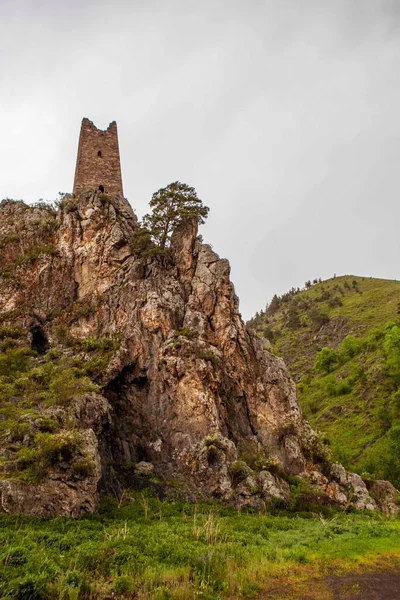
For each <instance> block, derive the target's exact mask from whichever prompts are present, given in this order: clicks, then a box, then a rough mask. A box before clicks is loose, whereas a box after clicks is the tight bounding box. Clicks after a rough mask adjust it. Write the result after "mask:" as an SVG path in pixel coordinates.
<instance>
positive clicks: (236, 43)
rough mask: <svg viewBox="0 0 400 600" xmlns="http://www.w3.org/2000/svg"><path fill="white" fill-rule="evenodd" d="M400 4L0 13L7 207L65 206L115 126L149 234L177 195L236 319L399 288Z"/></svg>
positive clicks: (349, 1)
mask: <svg viewBox="0 0 400 600" xmlns="http://www.w3.org/2000/svg"><path fill="white" fill-rule="evenodd" d="M399 73H400V2H399V0H264V1H262V0H246V1H245V0H242V1H238V0H229V1H228V0H225V1H219V0H203V1H202V2H199V1H198V0H197V1H196V2H194V1H191V0H182V1H174V0H171V1H167V0H150V1H149V0H142V1H139V0H131V1H128V0H113V2H110V1H109V0H108V1H107V2H104V1H102V0H96V1H94V0H79V1H78V0H69V2H68V3H59V2H56V1H55V0H1V2H0V127H1V144H0V165H1V173H0V198H3V197H11V198H22V199H24V200H27V201H33V200H37V199H38V198H46V199H55V198H56V197H57V194H58V191H71V189H72V183H73V176H74V168H75V160H76V151H77V143H78V135H79V128H80V121H81V118H82V117H84V116H87V117H89V118H90V119H91V120H92V121H94V123H95V124H96V125H97V126H98V127H100V128H106V127H107V126H108V123H109V122H110V121H111V120H114V119H115V120H116V121H117V122H118V128H119V138H120V150H121V160H122V169H123V182H124V190H125V194H126V196H127V197H128V199H129V201H130V202H131V204H132V205H133V207H134V208H135V210H136V213H137V214H138V216H139V217H141V216H142V215H143V214H144V213H145V212H147V205H148V202H149V200H150V198H151V195H152V193H153V192H154V191H155V190H157V189H158V188H159V187H162V186H165V185H167V184H168V183H170V182H171V181H174V180H176V179H179V180H181V181H184V182H185V183H188V184H190V185H193V186H194V187H195V188H196V190H197V192H198V194H199V197H201V198H202V200H203V201H204V202H205V204H207V205H208V206H209V207H210V209H211V211H210V217H209V220H208V223H207V225H206V226H204V227H203V228H202V233H203V236H204V238H205V240H206V241H207V242H210V243H211V244H213V246H214V249H215V250H216V251H217V252H218V253H219V254H220V255H221V256H224V257H227V258H229V260H230V262H231V266H232V278H233V281H234V283H235V286H236V291H237V293H238V295H239V297H240V299H241V310H242V313H243V315H244V317H246V318H248V317H250V316H251V315H252V314H253V313H254V312H255V311H256V310H258V309H260V308H262V307H263V306H264V305H265V302H266V301H267V300H269V299H270V298H271V296H272V295H273V294H274V293H282V292H284V291H286V290H287V289H288V288H290V287H292V286H297V285H299V286H301V285H302V284H303V283H304V281H305V280H306V279H308V278H314V277H322V278H326V277H330V276H332V275H333V273H337V274H343V273H352V274H357V275H366V276H375V277H388V278H398V273H399V267H398V264H399V261H398V255H399V239H400V236H399V222H400V208H399V201H398V196H399V179H400V169H399V164H398V163H399V158H400V118H399V110H400V77H399Z"/></svg>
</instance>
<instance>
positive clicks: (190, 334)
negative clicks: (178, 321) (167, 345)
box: [174, 327, 194, 340]
mask: <svg viewBox="0 0 400 600" xmlns="http://www.w3.org/2000/svg"><path fill="white" fill-rule="evenodd" d="M193 335H194V333H193V331H192V330H191V329H188V327H181V329H176V331H174V337H176V338H177V337H180V336H183V337H186V338H188V339H189V340H191V339H192V337H193Z"/></svg>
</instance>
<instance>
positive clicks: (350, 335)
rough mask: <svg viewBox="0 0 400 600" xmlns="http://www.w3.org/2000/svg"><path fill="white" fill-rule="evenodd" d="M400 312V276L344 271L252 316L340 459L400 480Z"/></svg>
mask: <svg viewBox="0 0 400 600" xmlns="http://www.w3.org/2000/svg"><path fill="white" fill-rule="evenodd" d="M399 311H400V282H398V281H390V280H383V279H372V278H363V277H353V276H343V277H336V278H333V279H330V280H328V281H325V282H321V283H318V284H316V285H313V286H312V287H310V288H309V289H306V290H303V291H300V292H297V293H296V292H295V293H289V294H286V295H284V296H283V297H281V298H280V299H278V301H275V306H274V305H271V307H270V308H267V310H266V311H265V312H264V311H261V313H258V314H257V315H256V317H255V318H254V319H252V321H251V322H250V323H249V324H250V326H251V327H252V328H253V329H254V330H255V331H257V333H258V334H259V335H261V336H263V335H264V336H266V337H269V338H270V339H271V338H272V340H273V345H274V351H275V352H276V353H277V354H279V355H281V356H282V357H283V358H284V359H285V361H286V362H287V364H288V366H289V369H290V371H291V374H292V375H293V377H294V378H295V380H296V381H297V383H298V393H299V399H300V404H301V406H302V409H303V412H304V415H305V417H306V418H307V419H308V420H309V421H310V423H311V425H312V426H313V427H314V428H316V429H318V430H320V431H322V432H324V434H325V436H326V438H327V440H328V442H329V443H330V445H331V449H332V453H333V458H334V459H335V460H337V461H338V462H341V463H342V464H344V466H345V467H346V468H348V469H350V470H353V471H354V470H355V471H357V472H359V473H369V474H371V475H372V476H375V477H379V478H387V479H390V480H391V481H392V482H393V483H394V484H395V485H397V486H400V458H397V462H396V456H397V454H398V452H397V441H396V439H394V437H393V436H398V434H397V433H396V431H397V428H398V427H399V426H400V392H398V390H399V386H400V343H398V341H396V340H395V341H394V342H393V343H392V346H391V348H389V346H388V339H387V338H388V334H387V331H386V326H387V324H388V323H390V322H396V321H398V320H399V319H400V316H399ZM321 315H322V316H321ZM389 342H390V340H389ZM396 344H397V346H396ZM323 348H325V350H322V349H323ZM327 348H330V349H331V350H329V351H328V350H327ZM321 350H322V352H321ZM324 353H325V354H324ZM335 357H336V358H335ZM330 361H331V362H330ZM324 364H327V365H328V367H327V368H326V369H324V367H323V365H324ZM394 462H396V464H394ZM397 463H398V464H397Z"/></svg>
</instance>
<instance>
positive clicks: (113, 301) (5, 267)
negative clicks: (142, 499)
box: [0, 191, 393, 516]
mask: <svg viewBox="0 0 400 600" xmlns="http://www.w3.org/2000/svg"><path fill="white" fill-rule="evenodd" d="M137 227H138V225H137V219H136V217H135V215H134V213H133V211H132V209H131V207H130V205H129V204H128V202H127V201H126V200H124V199H122V198H118V197H108V196H106V195H105V194H100V193H99V192H92V191H88V192H86V193H83V194H82V195H81V196H80V198H79V199H74V198H72V197H66V198H64V200H63V201H62V202H61V205H60V207H59V208H58V210H57V211H52V210H49V209H48V208H46V207H44V206H39V207H29V206H27V205H25V204H23V203H21V202H10V201H3V203H2V204H1V205H0V342H1V344H2V346H1V351H2V353H3V357H4V361H7V360H8V361H9V363H10V368H12V369H16V370H15V373H16V375H15V377H14V378H11V379H10V376H9V375H7V372H6V371H5V369H4V368H3V370H1V362H0V401H1V403H2V404H1V406H2V408H1V420H2V423H0V425H2V427H1V428H0V435H1V438H0V440H1V441H0V456H2V459H1V462H0V469H1V473H0V476H1V479H0V507H1V510H3V511H6V512H16V513H25V514H34V515H39V516H51V515H55V514H63V515H73V516H78V515H80V514H82V513H83V512H85V511H92V510H94V509H95V508H96V505H97V502H98V496H99V493H101V492H107V493H112V494H115V495H117V496H119V495H120V494H121V493H122V491H123V489H124V488H125V487H129V486H130V485H138V482H139V483H140V485H142V484H143V480H144V479H146V478H147V479H148V481H149V484H154V485H157V486H160V487H163V488H169V489H175V490H179V491H180V493H184V494H185V495H186V496H187V497H189V498H192V499H196V498H200V497H204V498H217V499H220V500H223V501H227V502H231V503H234V504H235V505H237V506H242V505H245V504H251V505H253V506H259V507H261V506H263V505H265V504H266V503H269V502H272V501H274V502H282V503H287V502H289V501H290V487H289V484H288V482H287V480H288V478H289V479H290V477H289V476H297V477H298V478H300V480H303V481H306V482H308V484H307V485H309V487H310V490H312V491H314V492H315V494H314V496H315V497H314V499H315V501H318V502H326V503H333V504H336V505H342V506H343V505H351V504H352V505H354V506H356V507H358V508H367V509H371V510H372V509H375V508H376V506H377V503H378V504H379V503H381V504H382V503H383V504H384V500H382V499H385V498H386V497H387V494H385V493H380V494H376V495H375V497H376V501H375V500H374V499H373V498H372V497H371V496H370V494H369V492H368V490H367V487H366V485H365V483H364V482H363V481H362V479H361V478H360V477H359V476H356V475H354V474H349V473H346V471H345V470H344V469H343V467H340V466H336V465H332V464H331V461H330V458H329V452H328V450H327V448H326V447H325V446H324V444H323V443H322V442H321V440H320V438H319V437H318V435H316V433H315V432H313V431H312V430H311V428H310V427H309V426H308V424H307V423H305V422H304V421H303V419H302V414H301V410H300V407H299V404H298V401H297V396H296V388H295V384H294V382H293V381H292V380H291V379H290V377H289V375H288V372H287V369H286V366H285V364H284V362H283V360H282V359H280V358H278V357H276V356H274V355H273V354H272V353H271V352H269V351H268V350H266V349H264V347H263V345H262V342H261V341H260V340H259V339H258V338H257V337H255V336H254V335H253V334H251V333H250V332H249V331H248V329H247V328H246V326H245V325H244V323H243V321H242V318H241V316H240V313H239V312H238V299H237V297H236V295H235V291H234V288H233V285H232V283H231V281H230V267H229V263H228V261H227V260H224V259H220V258H219V256H218V255H217V254H216V253H215V252H214V251H213V250H212V248H211V247H210V246H208V245H206V244H203V243H201V241H200V238H198V237H197V228H196V227H195V226H194V225H193V224H192V223H190V222H188V223H186V224H185V225H184V226H182V227H181V228H180V229H179V230H177V231H175V233H174V235H173V238H172V242H171V257H170V259H168V261H166V260H165V259H163V260H161V259H160V258H157V257H153V258H149V257H147V258H146V257H140V256H137V255H135V254H133V252H132V250H131V247H130V242H131V240H132V236H133V233H134V231H135V229H136V228H137ZM13 332H14V333H13ZM1 340H2V341H1ZM24 349H25V350H24ZM28 349H30V352H31V354H32V356H28ZM23 350H24V352H25V354H24V352H23ZM18 351H19V354H18ZM21 353H22V355H23V356H25V357H26V361H25V363H24V364H23V365H22V367H21V368H19V367H15V365H14V363H13V362H12V360H16V358H15V357H16V356H17V357H18V356H20V354H21ZM21 360H22V359H21ZM24 360H25V359H24ZM10 361H11V362H10ZM29 361H30V362H29ZM4 364H5V363H4ZM24 365H25V366H24ZM64 367H65V368H64ZM24 369H25V370H24ZM65 373H67V374H68V377H69V380H65V381H64V379H63V377H64V378H65V377H66V375H65ZM2 377H3V379H2ZM35 377H36V379H37V386H39V388H40V390H42V391H41V392H40V393H38V392H34V391H32V389H31V387H30V383H29V381H31V380H32V378H33V379H35ZM24 378H25V379H24ZM21 379H22V381H21ZM28 380H29V381H28ZM57 381H58V384H57ZM2 382H3V383H2ZM57 385H58V387H57ZM7 386H8V387H7ZM7 390H8V391H7ZM18 390H22V391H20V392H18ZM27 390H29V393H28V391H27ZM35 394H36V395H35ZM32 413H34V418H33V417H32V418H30V417H29V414H32ZM49 421H51V425H50V426H47V429H46V426H44V425H43V423H44V422H45V423H48V422H49ZM16 432H17V433H16ZM21 432H22V433H21ZM68 436H70V438H71V439H72V438H73V441H72V442H71V444H70V446H68V440H69V438H68ZM35 461H36V462H35ZM38 464H40V465H41V468H40V469H39V468H38V466H37V465H38ZM135 465H138V468H137V469H135ZM296 481H297V480H296ZM314 492H313V493H314ZM391 503H392V504H393V502H392V500H391ZM390 510H391V512H393V506H392V505H391V508H390Z"/></svg>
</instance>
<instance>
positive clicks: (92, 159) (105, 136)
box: [74, 119, 124, 196]
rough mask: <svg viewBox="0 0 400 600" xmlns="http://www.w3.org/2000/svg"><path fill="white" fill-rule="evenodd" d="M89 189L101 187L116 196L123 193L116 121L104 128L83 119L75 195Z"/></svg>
mask: <svg viewBox="0 0 400 600" xmlns="http://www.w3.org/2000/svg"><path fill="white" fill-rule="evenodd" d="M89 188H91V189H93V188H94V189H100V190H101V191H104V192H105V193H106V194H111V195H115V196H123V195H124V193H123V189H122V176H121V163H120V157H119V146H118V132H117V124H116V122H115V121H113V122H112V123H110V125H109V126H108V128H107V129H106V130H105V131H102V130H101V129H97V127H96V126H95V125H93V123H92V121H89V119H83V120H82V126H81V133H80V136H79V146H78V158H77V161H76V170H75V180H74V194H75V195H76V194H79V193H80V192H81V191H82V190H85V189H89Z"/></svg>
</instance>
